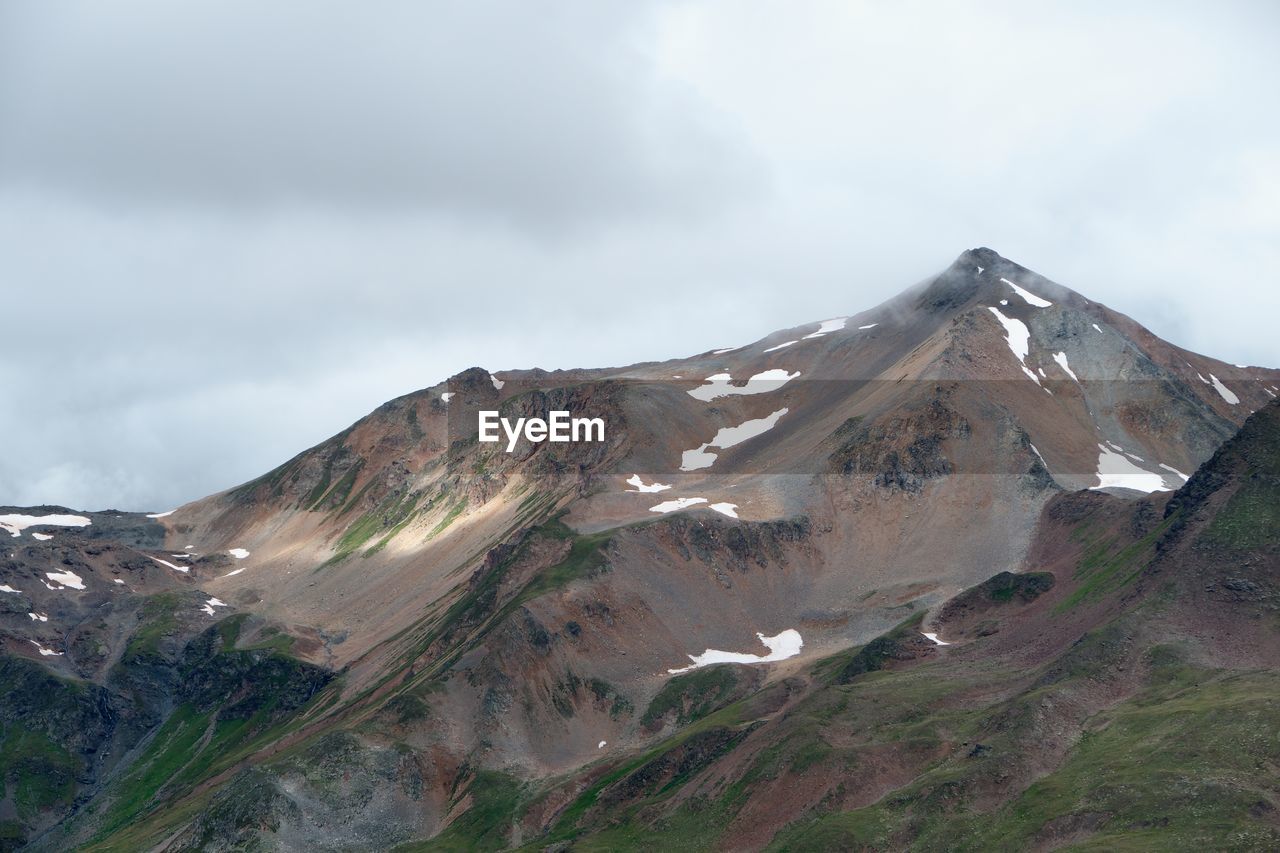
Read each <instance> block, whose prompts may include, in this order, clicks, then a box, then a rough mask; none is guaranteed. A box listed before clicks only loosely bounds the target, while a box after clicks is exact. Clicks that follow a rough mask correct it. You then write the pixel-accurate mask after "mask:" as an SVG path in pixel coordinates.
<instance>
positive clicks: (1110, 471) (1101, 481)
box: [1089, 442, 1169, 494]
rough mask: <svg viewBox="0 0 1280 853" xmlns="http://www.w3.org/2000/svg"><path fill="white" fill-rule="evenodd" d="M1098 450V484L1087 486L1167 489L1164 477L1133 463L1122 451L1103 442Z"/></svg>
mask: <svg viewBox="0 0 1280 853" xmlns="http://www.w3.org/2000/svg"><path fill="white" fill-rule="evenodd" d="M1107 444H1110V442H1107ZM1112 447H1115V445H1112ZM1098 450H1099V451H1100V452H1099V454H1098V484H1097V485H1096V486H1090V487H1089V488H1091V489H1108V488H1113V487H1114V488H1122V489H1133V490H1134V491H1138V492H1146V493H1148V494H1150V493H1151V492H1166V491H1169V487H1168V486H1166V485H1165V482H1164V477H1162V476H1160V475H1159V474H1156V473H1153V472H1151V471H1148V470H1147V469H1145V468H1139V467H1138V466H1137V465H1134V464H1133V463H1132V462H1130V461H1129V460H1128V459H1127V458H1126V457H1125V455H1124V453H1123V451H1122V452H1120V453H1117V452H1115V451H1114V450H1112V449H1111V448H1109V447H1107V446H1106V445H1103V444H1099V445H1098Z"/></svg>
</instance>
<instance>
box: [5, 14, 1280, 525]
mask: <svg viewBox="0 0 1280 853" xmlns="http://www.w3.org/2000/svg"><path fill="white" fill-rule="evenodd" d="M269 6H270V8H269V9H264V8H262V4H247V3H240V2H228V3H220V4H206V5H204V7H203V8H200V9H197V8H196V7H195V6H194V5H193V4H182V5H174V4H166V3H160V2H149V3H144V2H141V1H140V0H138V2H114V3H103V2H94V3H88V2H86V3H79V4H76V3H70V4H67V3H60V4H49V3H9V4H5V5H3V6H0V291H2V294H0V295H2V296H3V298H0V376H3V377H4V378H5V400H6V405H5V406H4V407H2V408H0V445H3V446H4V447H5V448H6V452H5V453H4V454H0V502H16V503H39V502H61V503H65V504H68V505H72V506H77V507H84V508H99V507H105V506H109V505H114V506H119V507H122V508H129V509H167V508H169V507H170V506H172V505H174V504H176V503H179V502H182V501H185V500H189V499H192V498H195V497H198V496H200V495H202V494H206V493H208V492H211V491H214V490H217V489H220V488H224V487H227V486H229V485H232V484H234V483H236V482H239V481H242V480H244V479H247V478H249V477H251V476H254V475H256V474H258V473H261V472H262V471H264V470H266V469H268V468H270V467H272V466H273V465H275V464H277V463H279V462H280V461H282V460H283V459H285V458H287V457H288V456H290V455H292V454H293V453H295V452H297V451H298V450H300V449H302V448H303V447H305V446H307V445H308V444H311V443H313V442H315V441H318V440H320V439H322V438H324V437H326V436H328V435H330V434H332V433H333V432H335V431H337V430H338V429H341V428H342V427H344V426H346V425H347V424H348V423H350V422H351V421H353V420H355V419H356V418H357V417H359V416H361V415H362V414H364V413H365V412H367V411H368V410H370V409H372V408H373V407H375V406H376V405H378V404H379V403H381V402H382V401H384V400H386V399H388V398H390V397H392V396H395V395H398V394H401V393H405V392H407V391H410V390H413V389H415V388H420V387H423V386H426V385H430V384H433V383H435V382H437V381H440V380H441V379H443V378H445V377H446V376H448V375H449V374H450V373H452V372H455V371H456V370H459V369H461V368H464V367H467V366H470V365H472V364H481V365H484V366H487V367H490V368H492V369H501V368H507V367H528V366H534V365H537V366H542V367H547V368H554V367H571V366H582V365H586V366H598V365H607V364H625V363H629V362H633V361H640V360H649V359H656V358H668V357H674V356H681V355H687V354H690V353H693V352H698V351H702V350H705V349H707V348H709V347H714V346H729V345H733V344H737V343H743V342H745V341H747V340H751V339H754V338H756V337H759V336H760V335H762V334H764V333H767V332H769V331H771V330H773V329H775V328H780V327H784V326H790V325H795V324H798V323H802V322H806V321H810V320H816V319H820V318H824V317H829V316H833V315H838V314H842V313H849V312H852V311H857V310H860V309H862V308H865V307H869V306H871V305H873V304H875V303H876V302H878V301H880V300H882V299H885V298H887V297H889V296H891V295H893V294H894V293H896V292H898V291H899V290H901V289H902V288H903V287H905V286H907V285H908V284H910V283H912V282H914V281H917V280H919V279H920V278H922V277H924V276H925V275H927V274H928V273H929V272H931V271H933V270H936V269H938V268H940V267H941V266H943V265H945V264H946V263H948V262H949V261H950V260H951V259H952V258H953V257H954V256H955V255H956V254H957V253H958V252H959V251H961V250H962V249H964V248H968V247H970V246H975V245H989V246H992V247H993V248H996V249H997V250H999V251H1001V252H1002V253H1004V254H1006V255H1008V256H1010V257H1012V258H1015V259H1016V260H1018V261H1020V262H1022V263H1025V264H1027V265H1028V266H1031V267H1033V268H1036V269H1037V270H1039V271H1040V272H1042V273H1044V274H1045V275H1048V276H1050V277H1052V278H1055V279H1057V280H1059V281H1061V282H1063V283H1064V284H1067V285H1068V286H1071V287H1074V288H1076V289H1077V290H1079V291H1081V292H1082V293H1084V294H1085V295H1087V296H1089V297H1090V298H1094V299H1099V300H1101V301H1104V302H1106V303H1107V304H1109V305H1111V306H1112V307H1114V308H1117V309H1119V310H1122V311H1125V312H1126V313H1129V314H1131V315H1133V316H1134V317H1136V318H1138V319H1139V320H1141V321H1142V322H1144V323H1145V324H1147V325H1148V326H1149V327H1151V328H1152V329H1153V330H1154V331H1156V332H1157V333H1158V334H1161V335H1163V336H1165V337H1167V338H1169V339H1171V340H1173V341H1174V342H1175V343H1179V344H1181V345H1184V346H1188V347H1190V348H1192V349H1196V350H1198V351H1201V352H1206V353H1208V354H1211V355H1215V356H1218V357H1221V358H1224V359H1226V360H1229V361H1236V362H1249V363H1266V364H1272V365H1277V364H1280V345H1278V344H1277V343H1276V341H1275V337H1274V333H1273V332H1272V327H1273V326H1274V317H1275V316H1276V313H1277V309H1280V296H1278V295H1277V291H1280V289H1277V288H1275V287H1274V284H1273V282H1272V278H1273V277H1274V275H1275V271H1276V269H1277V268H1280V207H1278V206H1277V205H1276V203H1275V199H1276V198H1278V197H1280V133H1278V131H1280V118H1277V116H1276V114H1275V111H1274V110H1271V109H1269V103H1270V99H1271V96H1272V93H1271V92H1270V89H1271V87H1272V85H1273V82H1274V80H1276V79H1277V77H1278V72H1280V67H1278V66H1280V62H1278V61H1277V59H1276V57H1275V56H1274V51H1273V50H1272V49H1271V46H1272V45H1273V44H1274V42H1275V37H1276V35H1277V30H1278V22H1277V16H1278V13H1277V12H1276V11H1275V7H1274V6H1273V5H1272V4H1261V3H1259V4H1248V3H1237V4H1228V5H1225V6H1218V7H1215V9H1213V10H1208V9H1207V8H1206V7H1203V6H1201V5H1189V4H1188V5H1181V4H1170V3H1160V4H1155V3H1153V4H1149V5H1147V4H1127V5H1126V6H1125V7H1124V9H1123V10H1121V11H1116V10H1115V9H1113V8H1109V7H1107V6H1103V5H1079V4H1070V5H1065V4H1064V5H1062V6H1059V7H1051V6H1044V5H1039V6H1036V7H1035V8H1027V7H1026V4H1012V3H1011V4H998V3H982V4H977V3H974V4H948V5H947V6H946V7H945V8H944V7H940V6H938V4H932V3H929V4H924V3H912V2H904V3H895V4H848V3H821V2H809V3H800V4H789V5H788V6H787V8H786V9H785V10H783V9H782V8H781V7H779V6H777V5H776V4H769V3H763V2H761V3H742V2H736V0H735V2H710V1H709V2H701V3H655V4H652V5H646V4H633V3H628V4H617V5H612V4H588V3H583V4H577V5H572V4H562V5H551V6H548V5H546V4H537V5H530V4H518V3H482V4H466V5H465V6H464V5H463V4H458V5H457V6H456V7H454V6H445V5H443V4H440V5H437V4H431V5H430V6H428V5H427V4H408V3H405V4H399V3H375V4H360V5H359V7H358V8H357V7H356V6H351V5H349V4H344V5H336V4H334V5H329V4H290V3H275V4H269ZM534 10H536V11H534Z"/></svg>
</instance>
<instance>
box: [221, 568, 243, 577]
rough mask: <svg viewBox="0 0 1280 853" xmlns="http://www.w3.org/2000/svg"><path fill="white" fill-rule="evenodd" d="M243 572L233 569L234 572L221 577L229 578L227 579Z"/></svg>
mask: <svg viewBox="0 0 1280 853" xmlns="http://www.w3.org/2000/svg"><path fill="white" fill-rule="evenodd" d="M243 571H244V569H235V570H233V571H230V572H227V573H226V574H225V575H223V577H224V578H229V577H232V576H233V575H238V574H240V573H241V572H243Z"/></svg>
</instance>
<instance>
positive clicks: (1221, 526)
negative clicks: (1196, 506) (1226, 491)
mask: <svg viewBox="0 0 1280 853" xmlns="http://www.w3.org/2000/svg"><path fill="white" fill-rule="evenodd" d="M1203 539H1204V541H1206V542H1207V543H1209V544H1211V545H1223V546H1226V547H1228V548H1235V549H1238V550H1241V551H1245V550H1252V549H1260V548H1274V547H1275V546H1276V544H1277V543H1280V480H1277V479H1275V478H1273V477H1265V476H1262V475H1259V476H1257V477H1254V478H1252V479H1250V480H1247V481H1246V482H1245V483H1244V484H1243V485H1242V486H1241V487H1240V488H1239V489H1237V490H1236V493H1235V494H1234V495H1232V496H1231V497H1230V498H1229V499H1228V500H1227V503H1226V506H1224V507H1223V508H1222V510H1221V511H1219V512H1218V514H1217V515H1215V516H1214V518H1213V521H1212V522H1211V523H1210V524H1209V527H1208V529H1206V530H1205V532H1204V534H1203Z"/></svg>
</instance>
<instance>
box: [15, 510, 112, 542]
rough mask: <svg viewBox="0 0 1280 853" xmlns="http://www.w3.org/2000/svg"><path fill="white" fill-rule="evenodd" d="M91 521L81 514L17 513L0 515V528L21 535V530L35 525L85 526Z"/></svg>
mask: <svg viewBox="0 0 1280 853" xmlns="http://www.w3.org/2000/svg"><path fill="white" fill-rule="evenodd" d="M92 523H93V522H92V521H90V520H89V519H87V518H85V517H84V516H83V515H58V514H54V515H21V514H19V513H11V514H9V515H0V530H7V531H9V533H10V534H11V535H13V536H21V535H22V531H24V530H26V529H27V528H28V527H35V526H37V525H48V526H50V527H85V526H86V525H89V524H92Z"/></svg>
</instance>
